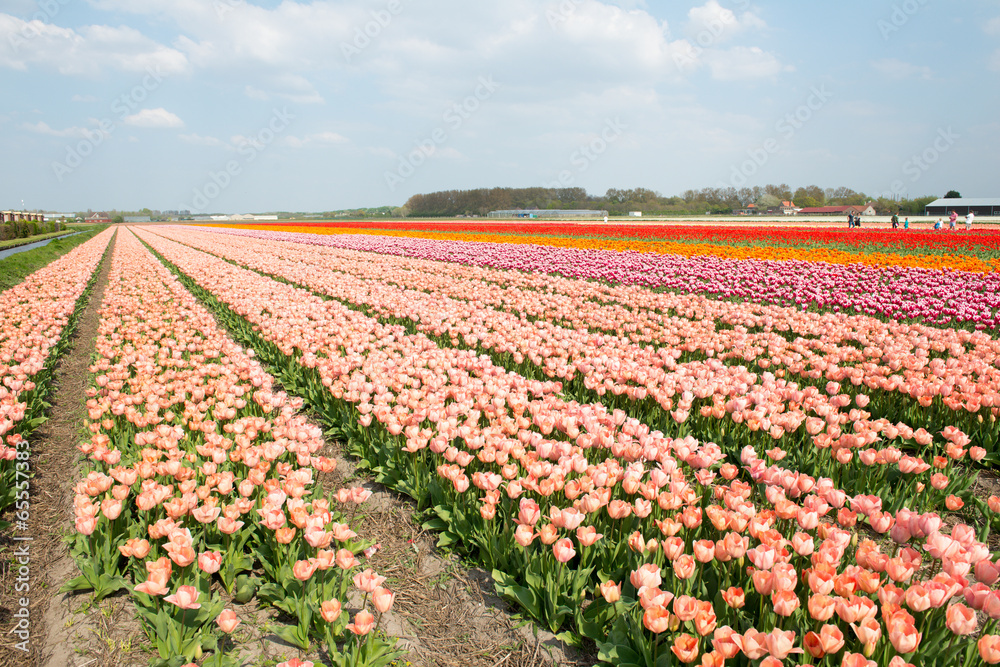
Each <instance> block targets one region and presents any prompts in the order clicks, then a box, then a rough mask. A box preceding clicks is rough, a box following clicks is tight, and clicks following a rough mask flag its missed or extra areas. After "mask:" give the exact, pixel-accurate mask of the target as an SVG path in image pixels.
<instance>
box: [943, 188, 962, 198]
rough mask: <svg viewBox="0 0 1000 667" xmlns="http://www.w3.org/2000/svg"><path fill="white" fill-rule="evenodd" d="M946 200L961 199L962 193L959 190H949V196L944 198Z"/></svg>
mask: <svg viewBox="0 0 1000 667" xmlns="http://www.w3.org/2000/svg"><path fill="white" fill-rule="evenodd" d="M944 198H945V199H961V198H962V193H961V192H959V191H958V190H948V194H946V195H945V196H944Z"/></svg>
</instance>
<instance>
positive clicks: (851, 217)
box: [847, 211, 854, 229]
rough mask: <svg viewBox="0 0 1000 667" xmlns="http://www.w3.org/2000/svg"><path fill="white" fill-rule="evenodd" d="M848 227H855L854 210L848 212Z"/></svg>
mask: <svg viewBox="0 0 1000 667" xmlns="http://www.w3.org/2000/svg"><path fill="white" fill-rule="evenodd" d="M847 228H848V229H854V212H853V211H852V212H851V213H848V214H847Z"/></svg>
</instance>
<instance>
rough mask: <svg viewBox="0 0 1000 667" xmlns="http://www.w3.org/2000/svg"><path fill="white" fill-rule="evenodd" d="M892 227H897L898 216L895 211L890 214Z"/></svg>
mask: <svg viewBox="0 0 1000 667" xmlns="http://www.w3.org/2000/svg"><path fill="white" fill-rule="evenodd" d="M892 228H893V229H899V216H898V215H896V214H895V213H893V214H892Z"/></svg>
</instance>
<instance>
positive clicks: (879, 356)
mask: <svg viewBox="0 0 1000 667" xmlns="http://www.w3.org/2000/svg"><path fill="white" fill-rule="evenodd" d="M164 231H165V232H166V233H170V232H169V231H168V230H164ZM217 231H219V230H213V232H217ZM184 233H185V234H192V233H193V232H192V231H191V230H185V231H184ZM218 236H219V234H217V233H202V234H197V235H196V236H195V237H189V238H201V239H210V238H215V239H218ZM251 247H256V248H258V249H259V248H261V247H263V246H261V245H260V244H257V245H256V246H253V245H251ZM266 247H267V248H268V252H270V253H272V254H273V255H274V256H276V257H279V258H282V259H286V260H288V261H292V262H305V263H307V264H315V265H320V266H324V267H335V270H337V271H342V272H348V273H351V274H352V275H355V276H357V277H359V278H362V279H365V280H371V281H375V282H382V283H390V284H397V285H399V286H401V287H403V288H408V289H414V290H421V291H425V292H428V293H430V294H433V295H445V296H448V297H451V298H453V299H459V300H466V301H475V302H476V303H478V304H481V305H484V306H490V307H494V308H499V309H503V310H505V311H507V312H510V313H514V314H520V313H524V314H526V315H528V316H529V317H531V318H540V319H543V320H548V321H554V322H563V323H566V327H567V328H579V327H584V328H587V329H589V330H593V331H609V332H617V333H618V335H620V336H624V337H627V338H628V339H629V340H630V341H631V342H633V343H635V344H638V345H643V344H650V343H652V344H655V345H666V346H670V347H672V348H679V349H681V350H684V351H685V352H700V353H702V354H709V355H712V356H715V357H717V358H720V359H735V360H737V361H740V360H742V361H747V362H759V363H760V365H761V366H762V367H764V368H767V367H775V368H779V367H780V368H783V369H785V370H786V371H787V372H790V373H792V374H794V375H797V376H803V377H809V378H812V379H815V380H819V379H821V378H825V379H826V380H827V381H833V382H844V381H851V382H852V383H854V384H856V385H862V384H863V385H865V386H866V387H867V388H869V389H879V390H883V391H889V392H900V393H904V394H907V395H909V396H911V397H913V398H915V399H920V398H922V399H925V400H927V401H930V399H932V398H939V399H940V400H941V401H942V402H943V403H944V404H945V406H946V407H948V408H949V409H952V410H959V409H962V410H967V411H970V412H977V411H978V410H979V409H980V407H987V408H990V407H994V406H996V407H1000V393H998V392H1000V374H997V373H996V372H995V370H994V369H995V366H994V364H995V361H996V359H997V358H998V355H1000V341H997V340H996V339H993V338H991V337H990V336H989V335H988V334H986V333H978V332H970V331H966V330H964V329H942V328H936V327H928V326H921V325H900V324H898V323H895V322H884V321H881V320H877V319H874V318H871V317H867V316H846V315H839V314H829V313H827V314H819V313H814V312H802V311H801V310H798V309H794V308H787V307H782V306H767V305H755V304H751V303H745V302H741V303H732V302H728V301H720V300H712V299H706V298H704V297H699V296H692V295H686V294H685V295H676V294H672V293H659V292H652V291H650V290H647V289H643V288H639V287H636V286H631V285H616V286H610V285H604V284H601V283H594V282H590V281H582V280H573V279H568V278H563V277H560V276H551V275H546V274H525V273H522V272H518V271H503V270H497V269H487V268H482V267H476V266H464V265H460V264H452V263H447V262H439V261H429V260H421V259H413V258H409V257H405V256H403V257H391V256H384V255H380V256H373V255H371V254H370V253H360V252H356V251H351V250H343V249H339V248H337V247H327V246H323V245H318V246H317V245H309V244H306V243H291V242H276V241H271V242H268V243H267V244H266ZM373 257H377V260H373V259H372V258H373ZM623 304H626V305H623ZM720 324H721V325H725V326H726V327H732V328H720V327H719V325H720ZM751 330H755V331H752V332H751ZM782 333H784V334H785V335H781V334H782ZM793 335H794V336H795V338H794V339H793V340H791V341H789V340H788V338H789V337H792V336H793ZM859 348H860V349H859Z"/></svg>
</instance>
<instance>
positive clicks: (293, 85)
mask: <svg viewBox="0 0 1000 667" xmlns="http://www.w3.org/2000/svg"><path fill="white" fill-rule="evenodd" d="M261 84H262V85H263V86H264V88H266V90H264V89H262V88H258V87H257V86H252V85H247V86H246V88H244V91H243V92H244V94H245V95H246V96H247V97H249V98H250V99H252V100H258V101H261V102H267V101H269V100H271V99H272V98H274V97H280V98H282V99H286V100H289V101H290V102H295V103H296V104H322V103H323V101H324V100H323V96H322V95H320V94H319V92H318V91H317V90H316V88H315V87H314V86H313V85H312V84H311V83H310V82H309V80H308V79H306V78H305V77H304V76H301V75H299V74H292V73H285V74H282V75H280V76H271V77H266V78H265V79H264V80H263V81H262V82H261Z"/></svg>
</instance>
